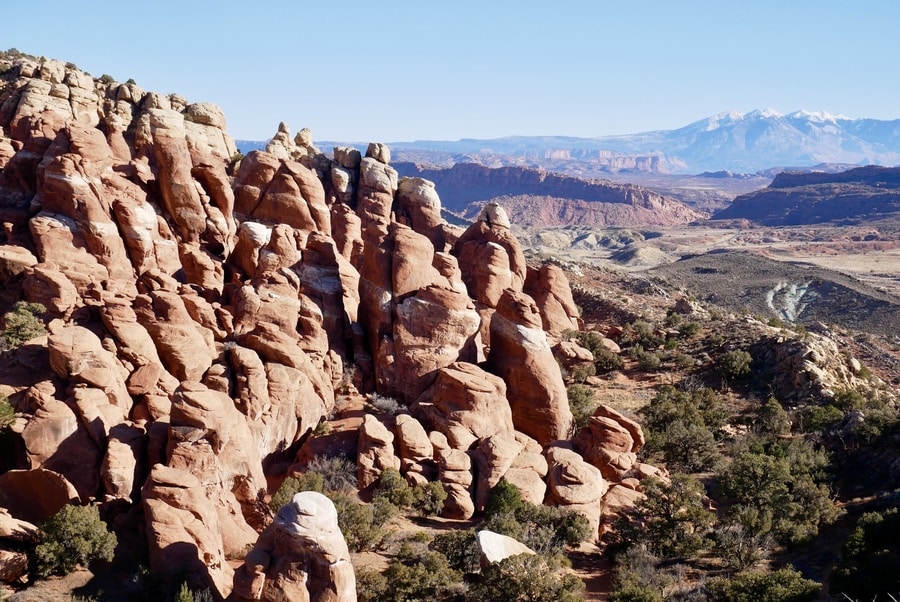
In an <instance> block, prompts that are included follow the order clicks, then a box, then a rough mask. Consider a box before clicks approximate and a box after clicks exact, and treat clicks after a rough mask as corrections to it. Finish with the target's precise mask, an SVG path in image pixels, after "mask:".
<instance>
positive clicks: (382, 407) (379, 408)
mask: <svg viewBox="0 0 900 602" xmlns="http://www.w3.org/2000/svg"><path fill="white" fill-rule="evenodd" d="M367 397H368V399H369V405H370V406H372V407H373V408H374V409H375V411H376V412H378V413H379V414H390V415H392V416H393V415H394V414H396V413H397V412H399V411H400V404H399V403H397V400H396V399H394V398H393V397H387V396H385V395H379V394H378V393H369V395H368V396H367Z"/></svg>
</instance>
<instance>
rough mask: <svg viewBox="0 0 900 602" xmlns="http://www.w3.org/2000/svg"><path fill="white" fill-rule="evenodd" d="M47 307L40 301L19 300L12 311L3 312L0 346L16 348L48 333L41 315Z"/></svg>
mask: <svg viewBox="0 0 900 602" xmlns="http://www.w3.org/2000/svg"><path fill="white" fill-rule="evenodd" d="M45 311H47V310H46V308H45V307H44V306H43V305H41V304H40V303H28V302H27V301H18V302H17V303H16V304H15V305H13V308H12V311H9V312H7V313H5V314H3V330H2V331H0V348H2V349H15V348H16V347H18V346H20V345H21V344H22V343H24V342H25V341H28V340H30V339H33V338H35V337H39V336H41V335H43V334H46V333H47V329H46V328H44V323H43V322H41V319H40V318H39V316H40V315H41V314H43V313H44V312H45Z"/></svg>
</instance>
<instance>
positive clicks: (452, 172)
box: [395, 163, 706, 227]
mask: <svg viewBox="0 0 900 602" xmlns="http://www.w3.org/2000/svg"><path fill="white" fill-rule="evenodd" d="M395 167H396V168H397V170H398V172H400V174H402V175H406V176H420V177H424V178H428V179H429V180H432V181H434V182H435V185H436V186H437V189H438V190H440V192H441V200H442V201H443V203H444V206H445V207H446V208H447V209H449V210H451V211H456V212H459V213H463V214H465V215H466V216H468V217H474V216H475V215H477V213H478V211H480V209H481V206H482V205H483V204H484V203H485V202H488V201H492V200H495V201H499V202H501V204H502V205H503V206H504V208H505V209H506V210H507V212H508V213H509V215H510V218H511V219H512V221H513V222H514V223H516V224H519V225H522V226H531V227H543V226H563V225H590V226H665V225H677V224H685V223H688V222H692V221H696V220H701V219H705V217H706V216H705V215H704V214H701V213H698V212H696V211H694V210H692V209H690V208H688V207H687V206H686V205H684V204H682V203H681V202H680V201H677V200H675V199H673V198H670V197H666V196H663V195H660V194H657V193H655V192H652V191H650V190H647V189H645V188H641V187H640V186H635V185H632V184H619V183H616V182H610V181H605V180H582V179H579V178H573V177H570V176H563V175H560V174H554V173H549V172H546V171H543V170H538V169H530V168H524V167H499V168H491V167H485V166H483V165H477V164H474V163H459V164H456V165H454V166H453V167H450V168H447V169H431V168H426V167H422V166H419V165H414V164H411V163H398V164H396V166H395Z"/></svg>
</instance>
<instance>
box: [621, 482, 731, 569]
mask: <svg viewBox="0 0 900 602" xmlns="http://www.w3.org/2000/svg"><path fill="white" fill-rule="evenodd" d="M644 493H645V494H646V495H647V497H646V498H645V499H642V500H640V501H639V502H638V503H637V504H635V505H634V507H633V508H632V509H631V510H630V511H629V512H627V513H626V514H625V515H623V516H622V517H621V518H620V519H618V520H617V521H616V528H615V529H614V533H613V535H612V537H613V540H612V543H614V544H618V545H619V547H632V546H636V545H637V546H644V547H646V549H647V550H648V551H649V552H650V553H652V554H653V555H656V556H659V557H660V558H663V559H673V558H686V557H690V556H692V555H693V554H695V553H697V552H698V551H700V550H701V549H704V548H706V547H707V546H708V544H709V541H708V540H707V539H706V534H707V532H708V531H709V529H710V528H711V526H712V524H713V521H714V520H715V514H714V513H713V512H712V511H710V510H707V509H706V508H705V507H704V505H703V503H702V502H703V498H704V497H705V496H706V491H705V490H704V488H703V484H702V483H701V482H700V481H698V480H697V479H695V478H693V477H690V476H687V475H678V474H676V475H674V476H673V477H672V479H671V481H670V482H669V483H665V482H663V481H660V480H658V479H647V480H645V481H644Z"/></svg>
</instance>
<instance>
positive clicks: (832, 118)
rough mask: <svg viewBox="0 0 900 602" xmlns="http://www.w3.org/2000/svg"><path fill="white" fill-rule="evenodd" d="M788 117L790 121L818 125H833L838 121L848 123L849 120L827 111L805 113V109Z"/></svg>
mask: <svg viewBox="0 0 900 602" xmlns="http://www.w3.org/2000/svg"><path fill="white" fill-rule="evenodd" d="M788 117H790V118H792V119H805V120H806V121H813V122H819V123H829V122H831V123H834V122H836V121H838V120H841V121H850V118H849V117H845V116H844V115H834V114H832V113H829V112H828V111H807V110H806V109H801V110H799V111H795V112H793V113H791V114H790V115H788Z"/></svg>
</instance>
